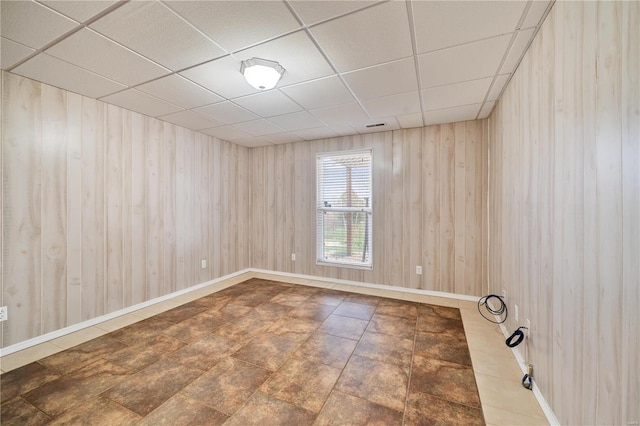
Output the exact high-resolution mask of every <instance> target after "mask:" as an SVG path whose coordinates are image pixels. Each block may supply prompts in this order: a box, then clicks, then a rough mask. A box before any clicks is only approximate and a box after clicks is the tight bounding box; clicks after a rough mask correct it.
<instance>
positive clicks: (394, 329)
mask: <svg viewBox="0 0 640 426" xmlns="http://www.w3.org/2000/svg"><path fill="white" fill-rule="evenodd" d="M367 331H372V332H374V333H380V334H388V335H390V336H397V337H403V338H406V339H411V340H413V337H414V335H415V332H416V324H415V321H412V320H409V319H406V318H402V317H396V316H391V315H381V314H378V313H376V314H375V315H374V316H373V318H371V321H370V322H369V326H368V327H367Z"/></svg>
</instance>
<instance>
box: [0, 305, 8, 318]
mask: <svg viewBox="0 0 640 426" xmlns="http://www.w3.org/2000/svg"><path fill="white" fill-rule="evenodd" d="M8 319H9V310H8V309H7V307H6V306H3V307H1V308H0V321H6V320H8Z"/></svg>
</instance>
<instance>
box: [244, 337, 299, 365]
mask: <svg viewBox="0 0 640 426" xmlns="http://www.w3.org/2000/svg"><path fill="white" fill-rule="evenodd" d="M298 346H300V343H297V342H294V341H292V340H289V339H286V338H284V337H280V336H276V335H275V334H263V335H260V336H257V337H255V338H254V339H253V340H251V341H250V342H249V343H247V344H246V345H245V346H244V347H242V348H241V349H239V350H238V351H237V352H236V353H235V354H233V357H234V358H238V359H241V360H243V361H247V362H249V363H251V364H254V365H257V366H259V367H263V368H266V369H267V370H270V371H275V370H277V369H278V368H279V367H280V366H281V365H282V364H284V362H285V361H286V360H287V358H288V357H289V355H291V354H292V353H293V352H294V351H295V350H296V349H298Z"/></svg>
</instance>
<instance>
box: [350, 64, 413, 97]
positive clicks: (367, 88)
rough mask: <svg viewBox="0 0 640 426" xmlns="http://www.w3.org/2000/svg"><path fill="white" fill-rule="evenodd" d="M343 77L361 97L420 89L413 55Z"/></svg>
mask: <svg viewBox="0 0 640 426" xmlns="http://www.w3.org/2000/svg"><path fill="white" fill-rule="evenodd" d="M342 77H343V78H344V80H345V81H346V83H347V85H349V87H350V88H351V90H352V91H353V93H355V95H356V96H357V97H358V98H360V99H369V98H377V97H380V96H386V95H392V94H395V93H404V92H411V91H413V90H418V81H417V79H416V66H415V63H414V60H413V58H412V57H411V58H405V59H401V60H399V61H394V62H389V63H386V64H382V65H376V66H373V67H369V68H363V69H360V70H356V71H352V72H348V73H345V74H343V75H342Z"/></svg>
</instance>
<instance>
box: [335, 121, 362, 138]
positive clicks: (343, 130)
mask: <svg viewBox="0 0 640 426" xmlns="http://www.w3.org/2000/svg"><path fill="white" fill-rule="evenodd" d="M329 127H331V130H333V131H334V132H336V133H337V134H339V135H340V136H350V135H356V134H358V132H356V129H354V128H353V127H351V126H349V125H348V124H343V125H341V126H329Z"/></svg>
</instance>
